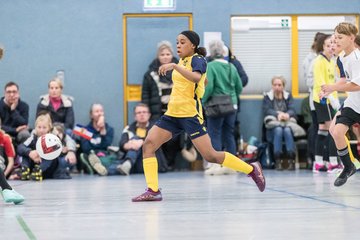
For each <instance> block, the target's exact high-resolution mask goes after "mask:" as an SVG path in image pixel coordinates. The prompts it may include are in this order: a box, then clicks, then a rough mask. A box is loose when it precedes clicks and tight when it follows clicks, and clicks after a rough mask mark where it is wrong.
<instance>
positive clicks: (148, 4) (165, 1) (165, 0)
mask: <svg viewBox="0 0 360 240" xmlns="http://www.w3.org/2000/svg"><path fill="white" fill-rule="evenodd" d="M144 10H148V11H149V10H175V0H144Z"/></svg>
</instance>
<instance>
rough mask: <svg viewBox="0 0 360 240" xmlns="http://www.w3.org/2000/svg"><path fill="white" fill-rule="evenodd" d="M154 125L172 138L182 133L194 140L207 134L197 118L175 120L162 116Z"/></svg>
mask: <svg viewBox="0 0 360 240" xmlns="http://www.w3.org/2000/svg"><path fill="white" fill-rule="evenodd" d="M155 125H156V126H158V127H159V128H162V129H165V130H168V131H169V132H171V133H172V135H173V137H175V136H176V135H178V134H180V133H182V132H183V131H185V132H186V133H187V134H188V136H189V137H190V139H195V138H198V137H201V136H203V135H205V134H207V130H206V127H205V124H204V123H201V122H200V120H199V119H198V117H184V118H177V117H170V116H167V115H163V116H161V118H160V119H159V120H158V121H157V122H156V123H155Z"/></svg>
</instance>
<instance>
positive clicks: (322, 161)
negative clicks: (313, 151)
mask: <svg viewBox="0 0 360 240" xmlns="http://www.w3.org/2000/svg"><path fill="white" fill-rule="evenodd" d="M315 163H317V164H322V165H323V164H324V160H323V157H322V156H318V155H315Z"/></svg>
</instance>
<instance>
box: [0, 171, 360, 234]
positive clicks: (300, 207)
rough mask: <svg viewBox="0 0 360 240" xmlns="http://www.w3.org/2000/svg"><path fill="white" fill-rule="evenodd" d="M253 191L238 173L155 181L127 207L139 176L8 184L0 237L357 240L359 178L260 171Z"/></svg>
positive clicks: (359, 229)
mask: <svg viewBox="0 0 360 240" xmlns="http://www.w3.org/2000/svg"><path fill="white" fill-rule="evenodd" d="M265 174H266V180H267V189H266V190H265V192H263V193H260V192H259V191H258V190H257V188H256V187H255V185H254V184H253V182H252V180H251V178H248V177H247V176H245V175H243V174H237V175H228V176H204V175H203V173H202V172H176V173H166V174H161V175H160V185H161V187H162V192H163V198H164V200H163V201H162V202H151V203H149V202H146V203H132V202H131V201H130V199H131V197H133V196H135V195H137V194H139V193H141V192H142V191H143V190H144V188H145V181H144V177H143V176H142V175H132V176H130V177H123V176H115V177H98V176H88V175H75V176H74V177H73V179H72V180H46V181H43V182H40V183H38V182H21V181H12V182H11V184H12V185H13V186H14V187H15V189H16V190H18V191H19V192H21V193H22V194H23V195H24V196H26V198H27V199H26V201H25V203H24V204H22V205H18V206H15V205H12V204H4V203H3V202H0V239H2V240H3V239H4V240H5V239H16V240H22V239H24V240H25V239H46V240H48V239H134V240H139V239H148V240H156V239H166V240H168V239H206V240H213V239H216V240H220V239H221V240H222V239H267V240H268V239H276V240H278V239H292V240H293V239H317V240H319V239H326V240H330V239H337V240H339V239H347V240H350V239H359V233H360V226H359V225H360V193H359V183H360V174H359V172H358V173H357V174H355V175H354V176H353V177H351V178H350V179H349V182H348V183H347V184H345V185H344V186H343V187H341V188H335V187H333V180H334V178H335V176H334V175H330V174H327V173H321V174H313V173H312V172H310V171H307V170H300V171H299V170H298V171H296V172H287V171H284V172H278V171H270V170H269V171H265Z"/></svg>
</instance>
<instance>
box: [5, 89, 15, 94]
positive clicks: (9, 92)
mask: <svg viewBox="0 0 360 240" xmlns="http://www.w3.org/2000/svg"><path fill="white" fill-rule="evenodd" d="M5 93H6V94H16V93H18V91H17V90H14V91H5Z"/></svg>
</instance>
